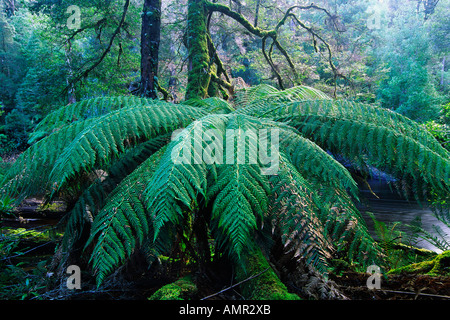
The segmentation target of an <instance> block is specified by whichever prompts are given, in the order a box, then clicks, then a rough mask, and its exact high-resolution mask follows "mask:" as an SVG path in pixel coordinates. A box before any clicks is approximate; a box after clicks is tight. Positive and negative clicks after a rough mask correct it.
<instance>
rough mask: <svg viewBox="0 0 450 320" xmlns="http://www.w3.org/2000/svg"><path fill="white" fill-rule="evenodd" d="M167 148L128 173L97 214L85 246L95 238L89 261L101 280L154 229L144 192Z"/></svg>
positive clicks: (98, 280) (99, 280)
mask: <svg viewBox="0 0 450 320" xmlns="http://www.w3.org/2000/svg"><path fill="white" fill-rule="evenodd" d="M165 149H166V148H165V147H164V148H162V149H161V150H159V151H158V152H156V153H155V154H154V155H152V156H150V157H149V158H148V159H147V160H146V161H144V162H143V163H142V164H141V165H140V166H139V167H138V168H137V169H136V170H134V171H133V172H132V173H131V174H130V175H128V176H127V177H126V178H125V179H124V180H123V181H122V182H121V183H120V184H119V185H118V186H117V187H116V188H115V189H114V191H113V192H111V193H110V194H109V195H108V197H107V199H106V200H105V205H104V206H103V208H102V209H101V211H100V212H99V213H98V215H97V216H96V217H95V218H94V221H93V224H92V232H91V236H90V238H89V240H88V242H87V244H86V246H88V245H89V244H90V243H91V242H92V241H94V240H95V242H96V243H95V247H94V249H93V252H92V256H91V259H90V262H91V263H92V266H93V269H94V270H95V273H96V277H97V283H98V284H100V283H101V282H102V281H103V279H104V277H105V276H106V275H108V274H109V273H110V272H111V271H112V270H113V269H114V268H115V267H117V266H118V265H119V264H121V263H123V262H124V261H125V259H126V258H127V257H129V256H130V255H131V254H132V253H133V252H134V250H135V249H136V247H138V246H139V245H141V244H142V243H143V242H144V240H145V238H146V237H147V236H148V235H149V234H151V233H152V229H153V227H152V221H151V219H149V215H148V213H147V210H146V207H145V202H144V201H143V193H144V191H145V188H146V181H150V179H151V177H152V176H153V174H154V172H155V170H156V168H157V166H158V165H159V163H160V161H161V159H162V156H163V155H164V152H165Z"/></svg>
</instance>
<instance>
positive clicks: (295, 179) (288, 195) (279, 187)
mask: <svg viewBox="0 0 450 320" xmlns="http://www.w3.org/2000/svg"><path fill="white" fill-rule="evenodd" d="M269 181H270V184H271V188H272V195H271V197H270V203H271V204H270V206H269V210H268V214H269V215H268V217H269V219H271V225H272V230H273V231H272V232H274V233H278V234H280V236H281V241H282V243H283V245H284V247H285V252H286V253H287V254H288V253H290V252H292V255H293V259H294V260H298V261H300V260H303V261H306V262H307V264H308V265H310V266H311V267H313V268H315V269H316V270H317V271H319V272H320V273H321V274H326V273H327V265H328V264H327V260H328V259H329V258H330V257H331V252H332V251H333V247H332V245H331V244H330V243H329V240H328V238H327V234H326V232H325V230H324V227H323V225H322V222H321V221H320V220H319V218H318V217H319V213H320V210H321V206H322V203H321V200H320V198H319V196H318V194H317V193H316V192H314V191H313V190H312V186H311V185H310V184H309V183H308V182H307V181H306V180H305V179H304V178H303V177H302V176H301V175H300V174H299V173H298V172H297V170H296V168H295V167H294V166H293V165H292V164H291V163H290V162H289V160H288V159H287V157H286V156H285V155H283V154H281V156H280V171H279V173H278V175H274V176H271V177H270V178H269Z"/></svg>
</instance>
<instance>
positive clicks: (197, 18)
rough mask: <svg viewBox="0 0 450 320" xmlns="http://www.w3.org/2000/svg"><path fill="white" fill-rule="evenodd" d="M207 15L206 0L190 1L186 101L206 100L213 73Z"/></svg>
mask: <svg viewBox="0 0 450 320" xmlns="http://www.w3.org/2000/svg"><path fill="white" fill-rule="evenodd" d="M207 14H208V10H207V8H206V5H205V0H189V1H188V22H187V38H186V44H187V47H188V55H189V71H188V84H187V88H186V100H188V99H196V98H198V99H204V98H206V97H207V93H208V87H209V82H210V80H211V73H210V56H209V52H208V36H207V33H208V30H207V27H206V18H207Z"/></svg>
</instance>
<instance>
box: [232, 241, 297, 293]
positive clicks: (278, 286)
mask: <svg viewBox="0 0 450 320" xmlns="http://www.w3.org/2000/svg"><path fill="white" fill-rule="evenodd" d="M236 268H237V270H236V271H237V272H236V277H237V280H238V281H243V283H242V284H241V285H240V287H241V291H242V294H243V295H244V297H245V298H246V299H250V300H299V299H300V297H299V296H298V295H296V294H295V293H290V292H288V290H287V288H286V286H285V285H284V284H283V283H282V282H281V280H280V279H279V278H278V276H277V275H276V274H275V272H274V270H273V269H272V267H271V266H270V265H269V262H268V261H267V259H266V258H265V257H264V255H263V253H262V251H261V249H260V248H258V247H257V246H256V245H255V246H254V247H253V249H252V250H251V251H250V252H247V254H245V255H243V257H242V261H241V263H237V264H236ZM252 276H254V278H252V279H251V280H248V281H246V279H248V278H250V277H252Z"/></svg>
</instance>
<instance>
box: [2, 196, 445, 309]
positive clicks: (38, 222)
mask: <svg viewBox="0 0 450 320" xmlns="http://www.w3.org/2000/svg"><path fill="white" fill-rule="evenodd" d="M19 211H20V215H19V216H16V218H14V219H13V218H9V219H5V218H4V219H2V220H0V226H1V227H2V230H1V231H2V233H1V234H0V235H1V236H5V235H8V234H9V232H11V234H13V233H14V232H17V231H18V230H19V232H18V233H19V234H22V235H27V236H25V237H23V236H22V237H21V238H20V241H18V242H17V243H14V244H13V246H12V247H11V248H10V247H8V246H7V242H2V243H0V258H1V259H2V261H0V265H2V264H3V265H2V266H1V270H0V293H1V294H0V298H1V299H31V298H37V299H39V298H43V296H41V297H39V296H40V293H41V290H43V289H44V290H45V288H44V287H45V285H44V286H42V281H39V277H45V276H46V275H47V274H46V272H47V271H45V268H43V267H44V266H47V265H48V264H49V263H50V261H51V257H52V253H53V252H54V250H55V247H56V242H57V239H58V237H60V236H61V234H59V235H58V234H57V233H52V234H45V235H44V233H43V232H42V231H41V233H39V232H37V233H36V232H34V231H33V230H36V229H39V228H40V227H42V226H46V227H47V228H48V227H50V229H54V228H53V227H54V226H55V225H56V223H57V222H58V220H59V219H60V217H61V215H62V213H63V212H64V206H63V205H62V204H61V203H53V204H52V205H51V207H47V208H43V207H42V202H41V201H40V200H39V199H29V200H28V201H27V202H25V203H24V204H23V205H22V207H21V208H19ZM27 232H30V233H29V234H28V233H27ZM2 250H3V251H2ZM446 263H448V262H446ZM449 267H450V266H445V268H446V269H448V268H449ZM171 269H172V271H171V272H170V273H166V272H165V271H167V270H163V272H161V271H159V272H158V271H157V272H147V273H146V272H144V273H141V274H140V275H139V276H138V277H137V278H135V279H131V281H130V282H128V283H127V286H123V283H122V285H121V286H116V287H115V286H114V284H112V285H111V286H109V288H107V289H105V290H103V291H99V292H96V291H95V290H93V288H94V285H93V282H92V283H91V285H90V288H89V289H88V290H86V291H84V290H81V291H80V292H77V293H76V294H72V293H70V292H67V294H68V295H67V296H58V297H57V298H62V299H76V300H79V299H89V300H96V299H112V300H113V299H122V300H144V299H147V298H148V297H150V296H151V295H152V294H153V293H154V292H155V291H156V290H158V289H159V288H160V287H161V286H163V285H165V284H167V283H170V282H172V281H174V280H176V279H177V277H179V275H180V268H178V269H176V268H175V269H174V268H171ZM228 269H229V268H227V266H225V265H221V264H220V263H219V264H215V265H211V266H210V268H207V269H206V270H203V273H201V272H200V273H199V272H197V275H196V282H197V283H196V285H197V288H198V290H197V291H196V293H195V295H194V296H192V297H191V298H192V299H194V300H200V299H202V298H204V297H208V296H211V295H212V297H210V298H209V300H241V299H243V297H242V295H241V293H240V291H239V287H238V286H233V282H232V279H233V275H232V274H231V272H230V271H229V270H228ZM181 273H182V272H181ZM199 275H200V276H199ZM447 275H448V274H447ZM368 277H369V274H367V273H358V272H350V271H344V272H340V273H339V274H338V275H337V274H331V275H330V280H332V281H334V282H335V283H336V286H337V288H338V289H339V290H340V291H341V292H342V293H343V294H344V295H345V296H346V297H348V298H349V299H350V300H450V276H437V275H428V274H420V273H416V274H414V273H400V274H387V275H382V277H381V289H373V290H371V289H368V288H367V279H368ZM27 279H28V280H27ZM136 280H137V281H136ZM44 298H45V294H44ZM52 298H55V297H52Z"/></svg>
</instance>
